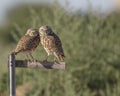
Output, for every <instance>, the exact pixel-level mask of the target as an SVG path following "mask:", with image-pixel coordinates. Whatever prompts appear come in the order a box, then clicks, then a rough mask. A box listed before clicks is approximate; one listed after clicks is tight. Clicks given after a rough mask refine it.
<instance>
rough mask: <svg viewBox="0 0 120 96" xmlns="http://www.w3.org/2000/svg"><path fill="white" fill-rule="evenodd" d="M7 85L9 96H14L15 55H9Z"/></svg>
mask: <svg viewBox="0 0 120 96" xmlns="http://www.w3.org/2000/svg"><path fill="white" fill-rule="evenodd" d="M8 63H9V65H8V66H9V81H10V82H9V84H10V96H16V92H15V55H13V54H10V55H9V62H8Z"/></svg>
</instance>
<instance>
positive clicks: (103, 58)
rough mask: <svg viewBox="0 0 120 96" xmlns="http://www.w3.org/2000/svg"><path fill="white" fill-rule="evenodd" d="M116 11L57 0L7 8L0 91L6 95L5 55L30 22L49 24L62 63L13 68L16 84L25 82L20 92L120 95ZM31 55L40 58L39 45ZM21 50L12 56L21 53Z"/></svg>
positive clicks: (29, 94) (58, 95)
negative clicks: (67, 6)
mask: <svg viewBox="0 0 120 96" xmlns="http://www.w3.org/2000/svg"><path fill="white" fill-rule="evenodd" d="M119 17H120V13H118V12H114V13H111V14H109V15H108V16H103V15H98V14H97V13H96V14H95V13H94V12H86V13H84V14H83V13H82V12H80V11H79V12H75V13H70V12H66V11H65V10H64V8H62V7H61V6H60V5H59V4H57V3H55V4H53V5H51V6H50V5H49V6H28V7H26V6H22V7H19V8H18V9H17V8H16V9H14V10H11V12H10V14H9V19H10V22H9V24H8V26H7V28H5V29H4V31H1V33H0V36H1V40H0V41H2V42H3V44H2V43H1V45H0V46H5V47H4V48H2V47H1V51H2V52H1V54H2V55H1V56H0V58H2V59H1V60H2V62H3V64H1V65H0V70H2V71H1V73H0V86H1V87H0V93H5V94H7V95H6V96H8V92H7V91H6V90H8V71H7V58H6V57H7V55H8V53H9V52H10V51H11V50H12V49H14V48H15V46H16V43H17V42H18V40H19V38H20V37H21V36H22V35H24V34H25V32H26V30H27V29H28V28H30V27H36V28H39V27H40V26H41V25H46V24H47V25H49V26H51V27H52V28H53V30H54V32H56V33H57V34H58V35H59V37H60V38H61V40H62V43H63V48H64V51H65V55H66V63H67V69H66V70H65V71H59V70H43V69H17V74H16V83H17V86H19V85H22V84H24V83H27V82H31V84H32V86H29V90H26V91H25V96H120V38H119V37H120V32H119V30H120V23H119V21H120V18H119ZM33 55H34V56H35V57H36V58H37V59H39V60H43V59H44V57H45V55H46V53H45V51H44V49H43V48H42V47H41V46H39V47H38V48H37V49H36V51H35V52H34V53H33ZM22 56H23V55H22V54H19V55H18V56H17V57H16V58H18V59H24V58H23V57H22Z"/></svg>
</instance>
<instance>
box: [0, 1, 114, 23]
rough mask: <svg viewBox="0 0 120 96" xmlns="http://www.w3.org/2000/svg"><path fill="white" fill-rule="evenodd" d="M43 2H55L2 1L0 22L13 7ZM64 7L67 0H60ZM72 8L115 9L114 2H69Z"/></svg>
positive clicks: (0, 3)
mask: <svg viewBox="0 0 120 96" xmlns="http://www.w3.org/2000/svg"><path fill="white" fill-rule="evenodd" d="M41 1H42V2H47V3H52V1H54V0H0V22H3V21H5V20H6V13H7V10H8V9H10V8H11V7H14V6H17V5H18V4H23V3H26V4H27V3H35V2H37V4H39V3H41ZM58 1H59V2H60V4H61V5H62V6H65V1H66V0H58ZM68 2H69V5H70V7H71V8H72V9H73V10H76V9H80V8H81V9H82V10H86V9H87V7H88V5H90V4H91V5H92V6H93V8H94V9H97V8H100V9H101V10H103V11H110V10H111V9H112V7H113V0H68Z"/></svg>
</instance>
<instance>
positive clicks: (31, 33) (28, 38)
mask: <svg viewBox="0 0 120 96" xmlns="http://www.w3.org/2000/svg"><path fill="white" fill-rule="evenodd" d="M39 43H40V36H39V30H38V29H33V28H30V29H28V30H27V32H26V34H25V35H24V36H23V37H22V38H21V39H20V40H19V42H18V44H17V47H16V48H15V50H14V51H12V54H15V55H17V54H18V53H20V52H22V53H25V54H26V55H27V57H28V55H29V56H31V58H32V59H33V60H35V59H34V58H33V56H32V51H34V50H35V49H36V47H37V46H38V45H39Z"/></svg>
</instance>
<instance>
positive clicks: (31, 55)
mask: <svg viewBox="0 0 120 96" xmlns="http://www.w3.org/2000/svg"><path fill="white" fill-rule="evenodd" d="M29 55H30V57H31V58H32V61H36V60H35V59H34V57H33V56H32V54H31V53H30V54H29Z"/></svg>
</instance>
